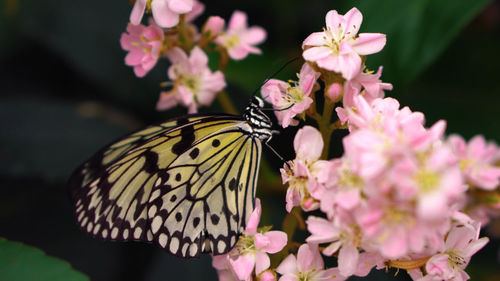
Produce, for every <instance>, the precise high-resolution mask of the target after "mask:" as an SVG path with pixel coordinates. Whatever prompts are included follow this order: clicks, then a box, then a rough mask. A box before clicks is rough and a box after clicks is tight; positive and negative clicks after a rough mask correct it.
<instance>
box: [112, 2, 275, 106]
mask: <svg viewBox="0 0 500 281" xmlns="http://www.w3.org/2000/svg"><path fill="white" fill-rule="evenodd" d="M204 9H205V6H204V5H203V4H202V3H200V2H199V1H197V0H176V1H174V0H137V1H135V4H134V7H133V9H132V13H131V14H130V23H129V25H128V27H127V31H126V32H124V33H123V34H122V38H121V41H120V43H121V45H122V48H123V49H124V50H126V51H128V52H129V53H128V54H127V56H126V57H125V64H126V65H129V66H132V67H133V68H134V72H135V75H136V76H137V77H144V76H145V75H146V74H147V73H148V72H149V71H150V70H151V69H153V67H154V66H155V65H156V63H157V62H158V60H159V59H161V58H166V59H168V60H169V61H170V63H171V66H170V68H169V69H168V78H169V79H170V81H168V82H165V83H163V85H164V86H166V87H168V89H166V90H165V91H162V92H161V94H160V99H159V101H158V104H157V106H156V108H157V109H158V110H166V109H169V108H171V107H174V106H175V105H177V104H181V105H183V106H185V107H187V108H188V111H189V113H195V112H197V110H198V108H199V107H200V106H208V105H210V104H211V103H212V101H213V100H214V98H215V96H216V95H217V93H219V92H220V91H222V90H223V89H224V88H225V87H226V81H225V77H224V74H223V72H224V68H225V65H226V64H227V62H228V60H229V58H230V59H233V60H242V59H244V58H245V57H247V56H248V55H249V54H260V52H261V51H260V49H259V48H257V47H256V45H258V44H260V43H262V42H263V41H264V40H265V38H266V31H265V30H264V29H262V28H261V27H257V26H252V27H248V25H247V16H246V14H245V13H244V12H241V11H235V12H234V13H233V15H232V16H231V18H230V20H229V24H228V27H227V29H225V28H224V25H225V22H224V19H222V18H220V17H218V16H211V17H209V18H208V19H207V21H206V22H205V24H204V25H203V28H202V29H201V33H200V32H198V28H197V27H196V26H195V25H194V24H192V21H193V20H194V19H196V18H197V17H198V16H199V15H200V14H202V13H203V10H204ZM145 13H152V15H153V17H152V18H150V19H149V24H148V25H143V24H141V22H142V20H143V17H144V14H145ZM206 52H219V53H220V54H221V55H220V58H221V59H220V60H219V65H218V70H216V71H212V70H211V69H210V68H209V66H208V56H207V54H206Z"/></svg>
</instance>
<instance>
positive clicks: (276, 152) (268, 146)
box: [265, 141, 286, 163]
mask: <svg viewBox="0 0 500 281" xmlns="http://www.w3.org/2000/svg"><path fill="white" fill-rule="evenodd" d="M265 144H266V146H267V148H269V149H270V150H271V151H272V152H273V153H274V154H275V155H276V156H278V158H279V159H280V160H281V161H283V162H284V163H286V161H285V159H284V158H283V157H282V156H281V155H280V154H279V153H278V151H276V150H274V148H273V147H272V146H271V145H270V144H269V143H268V142H267V141H266V142H265Z"/></svg>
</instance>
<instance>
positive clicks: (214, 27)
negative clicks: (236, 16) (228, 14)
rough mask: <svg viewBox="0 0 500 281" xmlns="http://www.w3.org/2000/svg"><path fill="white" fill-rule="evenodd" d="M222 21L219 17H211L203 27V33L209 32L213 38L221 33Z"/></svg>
mask: <svg viewBox="0 0 500 281" xmlns="http://www.w3.org/2000/svg"><path fill="white" fill-rule="evenodd" d="M223 28H224V19H223V18H221V17H219V16H211V17H209V18H208V19H207V22H206V23H205V25H204V26H203V33H206V32H210V36H215V35H217V34H219V33H221V32H222V29H223Z"/></svg>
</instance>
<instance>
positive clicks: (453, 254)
mask: <svg viewBox="0 0 500 281" xmlns="http://www.w3.org/2000/svg"><path fill="white" fill-rule="evenodd" d="M446 254H448V261H447V262H448V265H450V267H452V268H463V267H464V266H465V264H466V263H467V262H466V261H465V259H464V258H463V257H462V256H461V255H460V253H459V252H458V251H457V250H451V251H447V252H446Z"/></svg>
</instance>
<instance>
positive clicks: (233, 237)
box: [69, 115, 261, 257]
mask: <svg viewBox="0 0 500 281" xmlns="http://www.w3.org/2000/svg"><path fill="white" fill-rule="evenodd" d="M245 126H247V127H248V126H249V125H248V124H247V123H246V122H244V121H242V120H241V118H240V117H236V116H222V115H221V116H219V115H209V116H203V115H200V116H188V117H186V118H179V119H175V120H172V121H167V122H165V123H162V124H160V125H157V126H151V127H148V128H146V129H144V130H142V131H139V132H137V133H134V134H131V135H129V136H127V137H124V138H122V139H120V140H118V141H117V142H115V143H114V144H112V145H110V146H108V147H105V148H104V149H102V150H101V151H99V152H98V153H97V154H96V155H95V156H94V157H92V158H91V159H90V160H89V161H87V162H86V163H84V164H83V165H82V166H81V167H80V168H79V169H77V171H76V172H75V173H74V175H73V176H72V177H71V179H70V182H69V185H70V194H71V197H72V198H73V200H74V204H75V215H76V218H77V221H78V224H79V225H80V227H81V228H82V229H83V230H84V231H86V232H88V233H89V234H91V235H93V236H95V237H99V238H104V239H111V240H138V241H148V242H152V241H155V242H156V243H158V244H159V245H160V246H161V247H162V248H165V249H166V250H167V251H169V252H171V253H172V254H175V255H177V256H182V257H192V256H198V255H199V254H200V253H201V252H212V253H214V254H222V253H225V252H228V251H229V250H230V249H231V248H232V247H233V246H234V244H235V243H236V241H237V238H238V235H239V234H240V233H241V231H242V229H243V228H244V226H245V224H246V220H247V219H248V217H249V216H250V213H251V212H252V210H253V207H254V206H253V204H254V195H255V186H256V179H257V172H258V165H259V162H260V152H261V142H260V140H259V139H255V138H254V137H252V135H251V134H250V133H248V132H249V130H250V129H248V128H247V129H246V130H245V129H243V128H244V127H245Z"/></svg>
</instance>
